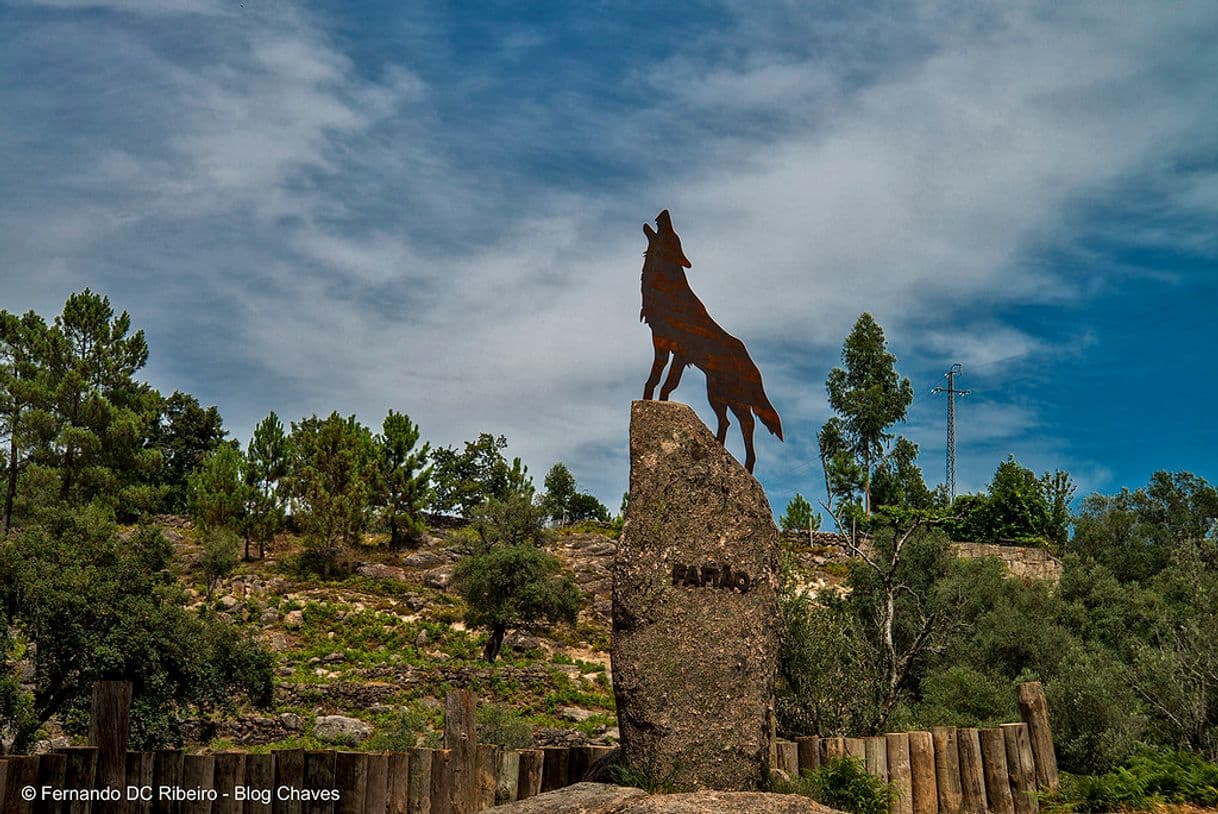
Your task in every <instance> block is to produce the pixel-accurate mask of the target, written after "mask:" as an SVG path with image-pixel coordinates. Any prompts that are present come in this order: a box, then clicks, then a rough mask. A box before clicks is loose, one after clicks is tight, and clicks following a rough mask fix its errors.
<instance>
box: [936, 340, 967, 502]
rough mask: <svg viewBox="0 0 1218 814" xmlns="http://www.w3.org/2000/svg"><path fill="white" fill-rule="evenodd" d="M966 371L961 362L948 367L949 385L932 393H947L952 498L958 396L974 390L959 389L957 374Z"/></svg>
mask: <svg viewBox="0 0 1218 814" xmlns="http://www.w3.org/2000/svg"><path fill="white" fill-rule="evenodd" d="M963 373H964V365H962V364H960V363H959V362H957V363H955V364H954V365H952V366H951V367H950V368H948V370H947V372H946V373H944V374H943V375H944V376H946V377H947V387H936V388H935V389H934V390H931V392H932V393H946V394H947V492H948V495H949V496H950V497H951V499H952V500H955V499H956V396H961V397H963V396H967V395H968V394H969V393H971V392H973V391H972V390H957V389H956V376H958V375H961V374H963Z"/></svg>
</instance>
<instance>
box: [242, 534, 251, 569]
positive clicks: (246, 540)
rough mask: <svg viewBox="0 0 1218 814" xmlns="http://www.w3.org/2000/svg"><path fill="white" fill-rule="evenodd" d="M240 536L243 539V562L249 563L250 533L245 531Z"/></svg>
mask: <svg viewBox="0 0 1218 814" xmlns="http://www.w3.org/2000/svg"><path fill="white" fill-rule="evenodd" d="M241 536H242V537H243V538H245V561H246V562H249V561H250V533H249V532H248V531H246V532H245V533H244V534H242V535H241Z"/></svg>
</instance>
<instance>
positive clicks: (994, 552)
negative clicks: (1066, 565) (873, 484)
mask: <svg viewBox="0 0 1218 814" xmlns="http://www.w3.org/2000/svg"><path fill="white" fill-rule="evenodd" d="M782 538H783V540H784V541H785V542H786V543H788V544H793V545H797V546H806V545H808V533H807V532H806V531H801V532H795V531H788V532H783V534H782ZM842 543H843V537H842V536H841V535H840V534H837V533H835V532H832V531H816V532H813V533H812V545H814V546H817V547H824V548H828V549H831V550H830V551H826V552H824V553H823V554H820V555H817V556H815V557H811V558H810V560H809V561H810V562H811V563H812V564H813V565H816V566H819V565H823V564H824V562H825V561H826V560H845V559H846V553H845V550H844V549H843V547H842ZM861 545H862V546H863V550H864V551H866V550H868V549H867V543H866V541H865V540H864V541H863V542H862V543H861ZM951 546H952V553H953V554H955V555H956V556H957V557H960V558H962V559H974V558H977V557H997V558H998V559H999V560H1001V561H1002V563H1003V565H1005V566H1006V568H1007V570H1008V571H1009V572H1010V573H1011V575H1012V576H1014V577H1017V578H1019V579H1025V580H1032V579H1043V580H1049V581H1050V582H1057V581H1058V580H1059V579H1061V575H1062V563H1061V560H1059V559H1057V557H1054V556H1053V555H1052V554H1050V553H1049V552H1048V551H1046V550H1044V549H1043V548H1035V547H1031V546H1017V545H1000V544H998V543H967V542H956V543H952V544H951Z"/></svg>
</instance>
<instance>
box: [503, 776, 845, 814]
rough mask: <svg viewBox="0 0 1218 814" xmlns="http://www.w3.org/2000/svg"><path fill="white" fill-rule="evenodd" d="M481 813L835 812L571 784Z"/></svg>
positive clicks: (779, 802)
mask: <svg viewBox="0 0 1218 814" xmlns="http://www.w3.org/2000/svg"><path fill="white" fill-rule="evenodd" d="M487 811H493V812H495V814H726V812H730V814H838V812H836V811H835V810H834V809H831V808H828V807H826V806H823V805H821V804H820V803H816V802H813V801H812V800H809V799H807V798H806V797H796V796H795V795H791V794H763V793H761V792H755V791H700V792H692V793H686V794H651V795H649V794H647V793H646V792H645V791H643V790H642V789H632V788H623V787H621V786H609V785H604V784H601V783H577V784H576V785H574V786H567V787H566V788H561V789H556V790H554V791H551V792H547V793H545V794H542V795H539V796H537V797H530V798H529V799H528V800H521V801H520V802H517V803H508V804H507V805H502V806H498V807H497V808H494V809H487Z"/></svg>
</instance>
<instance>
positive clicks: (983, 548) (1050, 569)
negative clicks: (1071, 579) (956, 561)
mask: <svg viewBox="0 0 1218 814" xmlns="http://www.w3.org/2000/svg"><path fill="white" fill-rule="evenodd" d="M952 553H953V554H955V555H956V556H957V557H960V558H962V559H973V558H976V557H997V558H998V559H1000V560H1002V563H1003V565H1005V566H1006V567H1007V570H1008V571H1010V572H1011V575H1012V576H1015V577H1018V578H1019V579H1028V580H1031V579H1045V580H1049V581H1050V582H1057V581H1058V580H1059V579H1061V576H1062V561H1061V560H1059V559H1058V558H1057V557H1054V556H1053V555H1052V554H1050V553H1049V552H1048V551H1045V550H1044V549H1043V548H1030V547H1028V546H1016V545H998V544H997V543H952Z"/></svg>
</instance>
